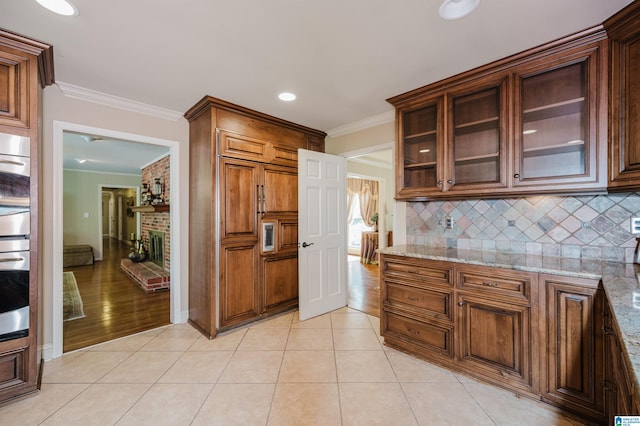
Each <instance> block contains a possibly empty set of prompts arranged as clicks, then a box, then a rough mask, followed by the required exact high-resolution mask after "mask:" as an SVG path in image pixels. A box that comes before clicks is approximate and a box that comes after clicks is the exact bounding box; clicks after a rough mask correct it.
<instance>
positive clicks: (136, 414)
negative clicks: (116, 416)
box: [118, 383, 213, 426]
mask: <svg viewBox="0 0 640 426" xmlns="http://www.w3.org/2000/svg"><path fill="white" fill-rule="evenodd" d="M212 388H213V384H193V383H191V384H156V385H154V386H153V387H152V388H151V389H149V391H148V392H147V393H146V394H145V395H144V396H143V397H142V398H141V399H140V400H139V401H138V402H137V403H136V404H135V405H134V406H133V407H131V409H130V410H129V411H128V412H127V414H125V415H124V417H122V419H121V420H120V421H119V422H118V425H119V426H128V425H131V426H139V425H154V426H160V425H167V426H174V425H188V424H190V423H191V421H192V420H193V419H194V417H195V416H196V414H197V413H198V410H199V409H200V406H201V405H202V403H203V402H204V400H205V399H207V396H208V395H209V392H210V391H211V389H212Z"/></svg>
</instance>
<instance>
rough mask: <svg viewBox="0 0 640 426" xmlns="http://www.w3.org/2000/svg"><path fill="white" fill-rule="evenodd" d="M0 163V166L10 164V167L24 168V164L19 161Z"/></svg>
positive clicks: (0, 161)
mask: <svg viewBox="0 0 640 426" xmlns="http://www.w3.org/2000/svg"><path fill="white" fill-rule="evenodd" d="M0 163H1V164H11V165H12V166H20V167H23V166H26V164H25V163H22V162H20V161H10V160H0Z"/></svg>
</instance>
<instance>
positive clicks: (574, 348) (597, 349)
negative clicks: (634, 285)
mask: <svg viewBox="0 0 640 426" xmlns="http://www.w3.org/2000/svg"><path fill="white" fill-rule="evenodd" d="M539 279H540V285H541V286H544V290H545V295H546V303H545V304H543V305H541V306H542V309H545V310H546V312H545V313H544V314H543V315H544V316H546V324H547V329H546V334H545V341H544V345H543V347H545V348H546V350H547V353H548V355H547V356H546V357H545V358H544V360H543V362H546V369H545V371H543V380H544V386H543V389H542V394H543V398H544V400H546V401H549V402H551V403H553V404H554V405H557V406H560V407H563V408H567V409H569V410H572V411H576V412H580V413H582V414H586V415H587V416H589V417H591V418H594V419H598V418H602V417H603V414H604V387H603V383H604V376H603V374H604V366H603V362H604V350H603V335H602V325H603V305H602V301H603V296H604V294H603V290H602V288H601V287H600V286H599V285H598V284H599V283H598V281H596V280H585V279H578V278H571V277H559V276H555V275H544V274H540V278H539ZM544 316H543V317H544Z"/></svg>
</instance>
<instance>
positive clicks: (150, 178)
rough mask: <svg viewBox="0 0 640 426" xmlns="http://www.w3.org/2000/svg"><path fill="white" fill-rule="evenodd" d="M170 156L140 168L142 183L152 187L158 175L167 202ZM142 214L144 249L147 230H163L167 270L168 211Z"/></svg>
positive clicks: (169, 191) (147, 237) (165, 267)
mask: <svg viewBox="0 0 640 426" xmlns="http://www.w3.org/2000/svg"><path fill="white" fill-rule="evenodd" d="M169 162H170V156H169V155H167V156H166V157H163V158H161V159H160V160H158V161H156V162H155V163H153V164H150V165H149V166H147V167H145V168H144V169H142V183H143V184H144V183H147V184H149V187H150V188H151V189H153V184H154V183H155V178H157V177H160V178H161V179H160V182H162V183H163V184H164V194H163V196H162V197H163V198H164V201H165V203H166V204H169V200H170V196H171V182H170V179H169V175H170V173H169V170H170V169H169ZM141 214H142V241H143V244H144V247H145V249H147V251H148V250H149V231H150V230H153V231H161V232H164V269H166V270H167V271H168V270H169V268H170V267H171V226H170V225H171V223H170V220H169V218H170V215H169V212H163V213H141Z"/></svg>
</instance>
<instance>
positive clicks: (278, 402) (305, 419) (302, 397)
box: [267, 383, 341, 426]
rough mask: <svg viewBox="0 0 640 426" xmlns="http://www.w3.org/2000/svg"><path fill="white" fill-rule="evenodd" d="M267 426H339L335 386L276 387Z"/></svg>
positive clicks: (336, 387) (315, 384) (285, 384)
mask: <svg viewBox="0 0 640 426" xmlns="http://www.w3.org/2000/svg"><path fill="white" fill-rule="evenodd" d="M267 424H268V425H274V426H276V425H277V426H286V425H291V426H298V425H305V426H310V425H318V426H325V425H326V426H329V425H340V424H341V419H340V400H339V396H338V386H337V384H321V383H313V384H302V383H300V384H297V383H296V384H294V383H279V384H278V386H277V387H276V392H275V395H274V397H273V404H272V406H271V413H270V414H269V422H268V423H267Z"/></svg>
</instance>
